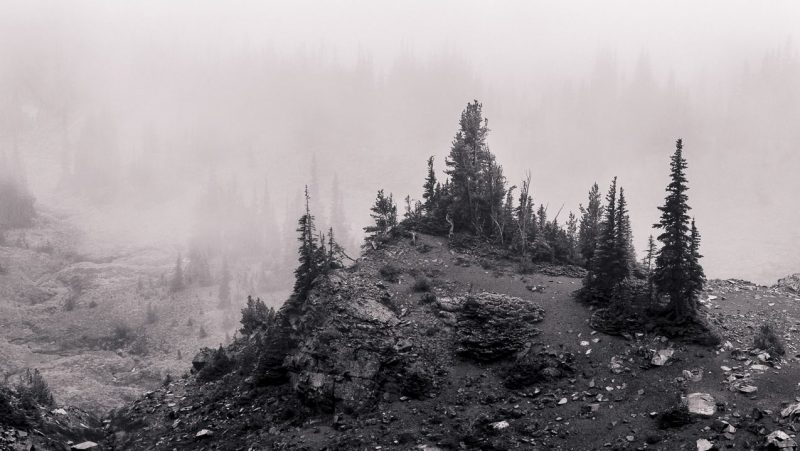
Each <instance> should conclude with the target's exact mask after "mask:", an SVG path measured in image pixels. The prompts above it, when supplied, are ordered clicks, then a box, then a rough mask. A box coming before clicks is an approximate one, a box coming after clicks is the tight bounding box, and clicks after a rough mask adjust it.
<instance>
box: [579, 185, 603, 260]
mask: <svg viewBox="0 0 800 451" xmlns="http://www.w3.org/2000/svg"><path fill="white" fill-rule="evenodd" d="M580 210H581V221H580V225H579V226H578V248H579V250H580V254H581V256H582V257H583V259H584V261H585V262H586V265H587V267H588V266H589V264H590V263H591V261H592V257H594V250H595V248H596V247H597V235H598V234H599V233H600V220H601V217H602V207H601V205H600V188H599V187H598V186H597V183H595V184H594V185H592V188H591V189H590V190H589V203H588V204H587V206H586V208H584V207H583V205H581V206H580Z"/></svg>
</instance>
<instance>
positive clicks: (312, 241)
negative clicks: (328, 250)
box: [294, 186, 321, 300]
mask: <svg viewBox="0 0 800 451" xmlns="http://www.w3.org/2000/svg"><path fill="white" fill-rule="evenodd" d="M305 198H306V210H305V213H304V214H303V215H302V216H301V217H300V219H299V220H298V221H297V230H296V231H297V233H298V234H299V236H298V237H297V241H299V242H300V247H299V248H298V253H299V254H300V256H299V258H298V262H299V263H300V264H299V265H298V266H297V269H295V271H294V276H295V282H294V294H295V295H297V297H298V298H299V299H301V300H302V299H305V297H306V295H307V294H308V291H309V290H310V289H311V286H312V285H313V283H314V279H315V278H316V277H317V275H319V271H320V263H321V261H320V259H319V245H318V243H317V234H316V226H315V225H314V216H313V215H312V214H311V208H310V206H309V201H310V198H309V194H308V186H306V189H305Z"/></svg>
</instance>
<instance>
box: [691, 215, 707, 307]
mask: <svg viewBox="0 0 800 451" xmlns="http://www.w3.org/2000/svg"><path fill="white" fill-rule="evenodd" d="M689 236H690V240H691V241H690V243H691V244H690V249H689V287H688V293H687V297H688V298H689V299H691V300H692V305H693V307H695V306H696V302H695V301H696V300H697V298H698V296H700V292H701V291H703V288H704V287H705V284H706V274H705V271H704V270H703V266H702V265H700V259H701V258H703V256H702V255H700V232H698V231H697V227H696V226H695V224H694V218H692V225H691V229H690V232H689Z"/></svg>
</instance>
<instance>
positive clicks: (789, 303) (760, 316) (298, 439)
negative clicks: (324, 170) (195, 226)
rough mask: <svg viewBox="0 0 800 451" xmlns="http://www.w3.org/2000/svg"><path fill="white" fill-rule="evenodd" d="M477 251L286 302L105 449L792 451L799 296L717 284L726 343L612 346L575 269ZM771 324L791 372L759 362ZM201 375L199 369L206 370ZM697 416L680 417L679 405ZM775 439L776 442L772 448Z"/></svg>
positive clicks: (406, 249)
mask: <svg viewBox="0 0 800 451" xmlns="http://www.w3.org/2000/svg"><path fill="white" fill-rule="evenodd" d="M519 269H520V267H519V264H518V262H517V260H516V259H515V258H513V257H511V256H508V255H505V254H504V253H502V252H499V251H497V250H495V249H493V248H491V247H487V246H484V245H480V244H469V245H463V244H462V245H460V246H458V247H453V246H451V245H450V244H449V243H448V240H447V239H445V238H440V237H432V236H427V235H420V234H417V235H416V239H414V243H412V239H411V238H410V237H402V238H397V239H396V240H394V241H392V242H391V243H389V244H388V245H387V246H386V247H384V248H382V249H379V250H376V251H373V250H370V251H368V252H366V253H365V254H364V255H363V256H362V258H360V259H359V260H358V262H357V263H356V264H355V265H353V266H352V267H350V268H347V269H342V270H338V271H334V272H333V273H331V274H329V275H327V276H324V277H323V278H321V279H320V280H318V281H317V283H316V284H315V288H314V289H313V290H312V292H311V293H310V294H309V296H308V299H307V300H306V301H304V302H294V303H292V302H290V303H288V304H287V305H286V306H285V307H284V308H283V309H282V311H281V313H279V314H278V316H277V319H276V320H274V321H272V322H271V326H270V327H269V328H268V329H267V330H261V331H256V332H252V333H250V334H249V335H246V336H243V337H240V338H239V339H237V340H235V341H234V342H233V343H232V344H231V345H229V346H228V347H226V348H221V349H217V350H206V351H204V352H201V353H199V354H198V355H197V356H195V358H194V359H193V366H194V368H195V369H196V370H195V371H193V374H192V375H187V376H185V377H183V378H175V379H172V380H168V381H166V382H165V384H164V385H163V386H161V387H160V388H158V389H156V390H154V391H151V392H148V393H147V394H146V395H145V396H144V397H142V398H140V399H138V400H136V401H134V402H132V403H130V404H128V405H126V406H124V407H122V408H119V409H116V410H115V411H114V412H113V413H112V414H111V415H110V416H109V421H108V422H107V423H106V425H105V426H104V429H103V431H104V434H105V439H104V440H103V441H99V442H98V448H102V449H231V450H233V449H319V450H322V449H343V450H344V449H348V450H353V449H398V450H401V449H402V450H405V449H427V450H436V449H563V450H570V449H572V450H584V449H609V448H610V449H644V448H647V449H664V450H671V449H703V448H701V447H703V446H706V442H705V441H706V440H707V441H708V442H709V443H712V444H714V445H716V446H717V447H726V446H728V445H731V446H733V447H734V448H751V449H752V448H758V447H762V446H765V445H766V444H767V443H769V442H770V441H771V442H775V443H777V442H778V441H780V439H783V438H784V435H782V434H786V435H785V440H783V441H782V442H781V443H783V444H786V443H788V441H789V440H792V439H791V437H790V436H789V435H788V434H793V431H794V429H795V427H796V426H795V424H794V422H793V421H794V413H793V405H792V403H794V401H795V396H797V393H794V392H786V391H785V390H782V388H784V387H790V389H791V387H796V384H795V382H796V380H797V378H798V376H800V369H799V368H798V364H797V358H796V357H795V354H796V353H797V352H798V351H797V346H798V342H797V339H796V335H795V332H796V330H797V328H798V327H800V309H798V307H797V302H798V301H799V300H800V295H799V294H798V293H797V292H795V291H792V288H791V287H788V286H776V287H772V288H769V287H764V286H757V285H753V284H750V283H748V282H744V281H738V280H723V281H712V282H711V283H709V285H708V287H707V289H706V291H705V292H704V295H703V299H702V303H703V307H702V310H703V312H704V314H705V315H706V316H707V318H708V321H709V323H710V324H712V325H713V326H714V327H715V329H717V331H718V333H719V334H720V338H721V344H720V345H719V346H714V347H702V346H698V345H692V344H686V343H683V342H681V341H675V340H670V339H667V338H666V337H661V336H658V335H655V334H652V333H648V332H647V331H646V330H645V331H641V332H634V331H632V333H631V334H630V335H628V334H625V335H624V336H610V335H606V334H603V333H600V332H598V331H596V330H594V329H593V328H592V327H591V325H590V324H591V318H592V314H593V311H592V310H591V309H590V308H587V307H586V306H584V305H582V304H580V303H578V302H576V301H575V300H574V298H573V294H574V291H575V290H576V289H577V288H578V287H579V286H580V277H581V276H582V270H580V269H578V268H574V267H560V266H539V267H535V268H532V271H531V268H527V270H526V271H525V272H526V274H521V273H520V271H519ZM765 322H770V323H773V324H774V325H775V329H776V330H777V331H778V335H779V336H781V337H782V339H783V340H784V342H785V345H786V354H785V356H784V357H783V358H781V357H779V356H775V355H769V354H766V353H764V352H763V351H762V350H758V349H756V348H755V346H754V344H753V336H754V335H755V333H756V331H757V330H758V328H759V327H760V325H761V324H763V323H765ZM197 370H199V371H197ZM686 405H688V408H686V407H683V408H681V407H680V406H686ZM775 431H781V433H780V434H778V433H776V432H775Z"/></svg>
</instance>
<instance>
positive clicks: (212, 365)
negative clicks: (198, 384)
mask: <svg viewBox="0 0 800 451" xmlns="http://www.w3.org/2000/svg"><path fill="white" fill-rule="evenodd" d="M233 363H234V362H233V360H231V359H230V357H228V354H226V353H225V350H224V349H223V348H222V346H220V347H219V348H217V350H216V351H214V355H212V356H211V359H210V360H209V361H208V362H207V363H206V364H205V366H203V368H201V369H200V371H199V372H198V373H197V379H198V380H200V381H202V382H210V381H214V380H217V379H219V378H221V377H222V376H224V375H226V374H228V373H230V372H231V370H233Z"/></svg>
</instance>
